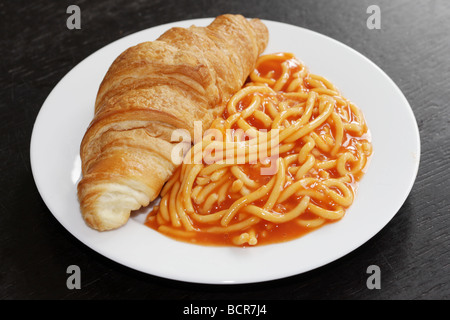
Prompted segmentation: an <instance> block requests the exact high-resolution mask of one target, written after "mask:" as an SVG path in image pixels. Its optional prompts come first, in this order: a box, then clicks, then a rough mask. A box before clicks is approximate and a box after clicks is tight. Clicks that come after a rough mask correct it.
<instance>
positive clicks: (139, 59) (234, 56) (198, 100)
mask: <svg viewBox="0 0 450 320" xmlns="http://www.w3.org/2000/svg"><path fill="white" fill-rule="evenodd" d="M267 41H268V31H267V28H266V27H265V26H264V24H263V23H262V22H261V21H260V20H258V19H252V20H248V19H246V18H244V17H243V16H241V15H222V16H219V17H217V18H216V19H215V20H214V21H213V22H212V23H211V24H210V25H209V26H207V27H195V26H192V27H190V28H172V29H170V30H168V31H167V32H165V33H164V34H163V35H161V36H160V37H159V38H158V39H157V40H156V41H152V42H144V43H141V44H138V45H136V46H134V47H131V48H129V49H127V50H126V51H125V52H123V53H122V54H121V55H120V56H119V57H118V58H117V59H116V60H115V61H114V63H113V64H112V65H111V67H110V69H109V70H108V72H107V74H106V75H105V78H104V79H103V81H102V83H101V85H100V88H99V91H98V95H97V99H96V103H95V115H94V119H93V120H92V122H91V124H90V126H89V128H88V129H87V131H86V133H85V136H84V138H83V141H82V143H81V150H80V155H81V161H82V173H83V177H82V179H81V181H80V182H79V184H78V198H79V201H80V208H81V212H82V215H83V217H84V219H85V221H86V223H87V224H88V225H89V226H90V227H92V228H95V229H97V230H110V229H115V228H118V227H120V226H122V225H124V224H125V223H126V222H127V220H128V218H129V216H130V213H131V211H133V210H137V209H139V208H141V207H142V206H147V205H148V204H149V203H150V202H151V201H153V200H154V199H155V198H157V196H158V194H159V192H160V190H161V188H162V187H163V185H164V183H165V182H166V181H167V180H168V178H169V177H170V176H171V175H172V173H173V172H174V170H175V169H176V165H175V164H174V163H173V162H172V160H171V152H172V149H173V147H174V146H175V145H176V142H171V134H172V131H173V130H175V129H186V130H188V131H189V132H190V133H191V136H192V137H193V126H194V121H202V124H203V129H207V128H208V127H209V126H210V125H211V123H212V121H213V119H214V118H215V117H216V116H218V115H219V114H220V113H221V112H222V111H223V109H224V107H225V104H226V102H227V100H228V99H229V98H230V97H231V95H233V94H234V93H235V92H236V91H237V90H239V89H240V88H241V86H242V85H243V83H244V82H245V80H246V78H247V76H248V75H249V73H250V72H251V70H252V69H253V68H254V65H255V62H256V59H257V57H258V56H259V55H260V54H261V53H262V52H263V51H264V49H265V47H266V45H267Z"/></svg>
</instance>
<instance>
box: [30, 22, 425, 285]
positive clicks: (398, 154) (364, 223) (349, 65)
mask: <svg viewBox="0 0 450 320" xmlns="http://www.w3.org/2000/svg"><path fill="white" fill-rule="evenodd" d="M211 21H212V19H197V20H188V21H181V22H176V23H170V24H166V25H161V26H157V27H154V28H150V29H147V30H144V31H141V32H138V33H135V34H132V35H129V36H127V37H125V38H123V39H120V40H118V41H115V42H113V43H111V44H110V45H108V46H106V47H104V48H103V49H100V50H98V51H97V52H95V53H94V54H92V55H91V56H89V57H88V58H86V59H85V60H84V61H82V62H81V63H80V64H78V65H77V66H76V67H75V68H74V69H73V70H71V71H70V72H69V73H68V74H67V75H66V76H65V77H64V78H63V79H62V80H61V81H60V82H59V83H58V85H57V86H56V87H55V88H54V89H53V91H52V92H51V93H50V95H49V96H48V98H47V100H46V101H45V103H44V105H43V106H42V109H41V110H40V112H39V115H38V117H37V119H36V123H35V126H34V129H33V135H32V139H31V151H30V153H31V165H32V170H33V175H34V179H35V181H36V185H37V188H38V190H39V192H40V194H41V196H42V198H43V199H44V201H45V203H46V205H47V206H48V208H49V209H50V211H51V212H52V214H53V215H54V216H55V217H56V219H57V220H58V221H59V222H60V223H61V224H62V225H63V226H64V227H65V228H66V229H67V230H68V231H69V232H70V233H72V234H73V235H74V236H75V237H76V238H78V239H79V240H80V241H81V242H83V243H84V244H86V245H87V246H89V247H90V248H92V249H93V250H95V251H97V252H98V253H100V254H102V255H104V256H105V257H108V258H109V259H111V260H113V261H116V262H118V263H120V264H123V265H125V266H128V267H130V268H133V269H136V270H139V271H142V272H145V273H148V274H152V275H156V276H160V277H164V278H169V279H174V280H182V281H187V282H196V283H209V284H230V283H233V284H237V283H251V282H259V281H265V280H274V279H279V278H283V277H287V276H292V275H296V274H300V273H303V272H306V271H309V270H312V269H315V268H318V267H320V266H323V265H325V264H327V263H330V262H332V261H334V260H336V259H339V258H340V257H342V256H344V255H346V254H348V253H349V252H351V251H353V250H354V249H356V248H358V247H359V246H361V245H362V244H364V243H365V242H366V241H367V240H369V239H370V238H371V237H373V236H374V235H375V234H376V233H377V232H379V231H380V230H381V229H382V228H383V227H384V226H385V225H386V224H387V223H388V222H389V221H390V220H391V219H392V217H393V216H394V215H395V214H396V213H397V211H398V210H399V209H400V207H401V206H402V204H403V203H404V201H405V200H406V198H407V196H408V194H409V192H410V190H411V188H412V186H413V183H414V180H415V177H416V174H417V170H418V166H419V158H420V138H419V131H418V128H417V124H416V120H415V118H414V114H413V112H412V110H411V107H410V106H409V104H408V101H407V100H406V98H405V97H404V96H403V94H402V92H401V91H400V90H399V88H398V87H397V86H396V85H395V83H394V82H393V81H392V80H391V79H390V78H389V77H388V76H387V75H386V74H385V73H384V72H383V71H382V70H381V69H380V68H379V67H377V66H376V65H375V64H374V63H372V62H371V61H369V60H368V59H367V58H365V57H364V56H362V55H361V54H359V53H358V52H356V51H354V50H353V49H351V48H349V47H347V46H345V45H344V44H342V43H340V42H337V41H335V40H333V39H331V38H328V37H326V36H323V35H321V34H318V33H316V32H313V31H310V30H306V29H303V28H300V27H296V26H292V25H288V24H283V23H279V22H272V21H266V20H264V22H265V23H266V25H267V27H268V28H269V31H270V41H269V45H268V47H267V49H266V51H265V53H272V52H280V51H287V52H292V53H294V54H295V55H296V57H297V58H298V59H300V60H301V61H303V62H304V63H305V64H306V65H307V66H308V67H309V70H310V71H311V72H313V73H316V74H319V75H322V76H325V77H326V78H328V79H329V80H331V81H332V82H333V83H334V84H335V85H336V86H337V87H338V88H339V89H340V90H341V91H342V93H343V95H344V96H346V97H347V98H348V99H350V100H352V101H353V102H354V103H355V104H356V105H357V106H359V107H360V108H361V109H362V111H363V113H364V115H365V117H366V120H367V123H368V126H369V128H370V130H371V133H372V139H373V148H374V155H373V158H372V161H371V163H370V167H369V170H368V172H367V174H366V175H365V176H364V178H363V179H362V181H361V183H360V186H359V189H358V193H357V196H356V199H355V202H354V204H353V206H352V207H351V208H350V210H348V212H347V214H346V215H345V217H344V218H343V219H342V220H341V221H339V222H337V223H334V224H331V225H327V226H325V227H323V228H321V229H319V230H318V231H315V232H312V233H310V234H308V235H306V236H303V237H301V238H299V239H297V240H294V241H290V242H285V243H281V244H273V245H267V246H260V247H253V248H245V249H243V248H231V247H206V246H199V245H193V244H188V243H184V242H178V241H175V240H172V239H169V238H167V237H165V236H164V235H161V234H159V233H157V232H156V231H153V230H152V229H150V228H148V227H146V226H144V225H143V224H142V222H143V218H144V217H145V214H140V215H136V216H134V217H133V218H132V219H131V220H130V221H129V222H128V223H127V225H126V226H124V227H122V228H120V229H118V230H115V231H109V232H103V233H100V232H97V231H94V230H92V229H90V228H89V227H87V226H86V225H85V223H84V221H83V220H82V218H81V214H80V211H79V204H78V200H77V195H76V184H77V181H78V179H79V178H80V170H81V169H80V158H79V146H80V142H81V139H82V137H83V135H84V132H85V130H86V128H87V126H88V124H89V122H90V121H91V119H92V116H93V109H94V107H93V106H94V101H95V97H96V94H97V90H98V87H99V84H100V82H101V80H102V79H103V76H104V75H105V73H106V71H107V69H108V67H109V66H110V65H111V63H112V62H113V60H114V59H115V58H116V57H117V56H118V55H119V54H120V53H121V52H122V51H124V50H125V49H127V48H128V47H130V46H132V45H135V44H138V43H140V42H143V41H151V40H155V39H156V38H157V37H158V36H159V35H160V34H162V33H163V32H164V31H166V30H167V29H169V28H171V27H174V26H181V27H188V26H190V25H193V24H195V25H198V26H206V25H208V24H209V23H210V22H211ZM397 245H400V246H401V245H402V244H397Z"/></svg>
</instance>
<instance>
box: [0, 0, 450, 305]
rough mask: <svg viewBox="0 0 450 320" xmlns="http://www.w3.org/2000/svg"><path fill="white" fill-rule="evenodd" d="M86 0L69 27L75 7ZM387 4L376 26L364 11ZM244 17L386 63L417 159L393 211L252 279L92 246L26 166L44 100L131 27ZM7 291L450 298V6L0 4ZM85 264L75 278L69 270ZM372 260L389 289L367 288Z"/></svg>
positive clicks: (0, 274) (2, 286) (0, 245)
mask: <svg viewBox="0 0 450 320" xmlns="http://www.w3.org/2000/svg"><path fill="white" fill-rule="evenodd" d="M70 4H76V5H78V6H79V7H80V9H81V29H79V30H69V29H68V28H67V27H66V20H67V18H68V17H69V15H68V14H67V13H66V9H67V7H68V6H69V5H70ZM371 4H377V5H378V6H379V7H380V9H381V29H379V30H370V29H368V28H367V25H366V21H367V18H368V17H369V14H368V13H367V12H366V10H367V8H368V7H369V6H370V5H371ZM223 13H240V14H243V15H245V16H247V17H259V18H263V19H268V20H276V21H281V22H285V23H290V24H293V25H298V26H301V27H304V28H307V29H311V30H314V31H317V32H319V33H322V34H325V35H327V36H330V37H332V38H334V39H336V40H338V41H341V42H343V43H344V44H347V45H349V46H350V47H352V48H354V49H356V50H357V51H359V52H361V53H362V54H364V55H365V56H367V57H368V58H369V59H371V60H372V61H374V62H375V63H376V64H377V65H379V66H380V67H381V68H382V69H383V70H384V71H385V72H386V73H387V74H388V75H389V76H390V77H391V78H392V79H393V80H394V81H395V82H396V84H397V85H398V86H399V88H400V89H401V90H402V91H403V93H404V94H405V96H406V98H407V99H408V101H409V102H410V104H411V107H412V109H413V111H414V114H415V116H416V119H417V122H418V126H419V130H420V135H421V150H422V154H421V163H420V168H419V172H418V176H417V179H416V182H415V184H414V187H413V189H412V191H411V193H410V195H409V197H408V198H407V200H406V202H405V203H404V205H403V206H402V208H401V209H400V211H399V212H398V213H397V214H396V215H395V217H394V218H393V219H392V220H391V221H390V222H389V223H388V225H387V226H386V227H384V228H383V229H382V230H381V231H380V232H379V233H378V234H376V235H375V236H374V237H373V238H372V239H370V240H369V241H368V242H366V243H365V244H364V245H362V246H361V247H359V248H358V249H356V250H355V251H353V252H351V253H350V254H348V255H346V256H344V257H342V258H340V259H338V260H337V261H334V262H332V263H330V264H327V265H325V266H323V267H320V268H318V269H316V270H313V271H309V272H306V273H303V274H300V275H297V276H292V277H289V278H286V279H280V280H275V281H270V282H265V283H256V284H248V285H231V286H219V285H200V284H190V283H183V282H178V281H173V280H167V279H162V278H158V277H155V276H152V275H147V274H143V273H141V272H138V271H135V270H132V269H129V268H127V267H124V266H122V265H120V264H118V263H115V262H113V261H111V260H109V259H107V258H105V257H103V256H101V255H100V254H98V253H96V252H95V251H93V250H91V249H90V248H88V247H86V246H85V245H83V244H82V243H81V242H80V241H79V240H78V239H76V238H74V237H73V236H72V235H71V234H70V233H69V232H68V231H66V230H65V229H64V228H63V227H62V226H61V225H60V224H59V222H58V221H57V220H56V219H55V218H54V217H53V215H52V214H51V212H50V211H49V210H48V208H47V207H46V205H45V203H44V202H43V200H42V199H41V197H40V195H39V193H38V191H37V189H36V186H35V183H34V180H33V176H32V172H31V166H30V158H29V156H30V153H29V147H30V137H31V133H32V129H33V124H34V121H35V119H36V116H37V114H38V112H39V110H40V108H41V106H42V104H43V102H44V100H45V99H46V97H47V95H48V94H49V93H50V91H51V90H52V89H53V88H54V86H55V85H56V84H57V83H58V82H59V81H60V80H61V78H62V77H63V76H64V75H65V74H66V73H67V72H68V71H70V70H71V69H72V68H73V67H74V66H76V65H77V64H78V63H79V62H81V61H82V60H83V59H84V58H86V57H87V56H89V55H90V54H92V53H93V52H95V51H96V50H98V49H100V48H102V47H103V46H105V45H107V44H108V43H110V42H112V41H114V40H117V39H120V38H121V37H124V36H126V35H128V34H131V33H134V32H136V31H139V30H142V29H146V28H149V27H152V26H156V25H160V24H163V23H168V22H174V21H179V20H185V19H191V18H202V17H213V16H217V15H220V14H223ZM0 14H1V16H0V33H1V38H0V41H1V47H0V48H1V49H0V50H1V55H0V57H1V63H0V66H1V77H0V81H1V82H0V87H1V90H0V95H1V96H0V119H1V120H0V121H1V126H0V134H1V138H0V141H1V146H0V151H1V153H0V172H1V174H0V187H1V189H0V210H1V214H0V298H1V299H230V298H233V299H255V300H260V299H286V300H287V299H449V298H450V266H449V262H450V259H449V257H450V253H449V251H450V239H449V228H450V218H449V213H450V212H449V211H450V210H449V209H450V202H449V198H450V192H449V188H448V187H449V180H450V168H449V158H450V142H449V140H450V106H449V101H450V82H449V79H450V2H449V1H446V0H433V1H432V0H430V1H404V0H401V1H399V0H395V1H385V0H382V1H381V0H380V1H371V0H370V1H358V0H340V1H324V0H320V1H317V0H308V1H302V0H293V1H290V0H278V1H263V0H258V1H255V0H247V1H231V0H226V1H170V0H161V1H159V0H157V1H155V0H150V1H149V0H142V1H141V0H139V1H130V0H115V1H81V0H75V1H71V2H65V1H1V2H0ZM74 264H75V265H78V266H79V267H80V269H81V271H82V277H81V289H78V290H70V289H68V288H67V286H66V280H67V277H68V274H67V267H68V266H69V265H74ZM369 265H377V266H379V267H380V271H381V289H374V290H369V289H368V287H367V285H366V280H367V277H368V274H367V273H366V270H367V267H368V266H369Z"/></svg>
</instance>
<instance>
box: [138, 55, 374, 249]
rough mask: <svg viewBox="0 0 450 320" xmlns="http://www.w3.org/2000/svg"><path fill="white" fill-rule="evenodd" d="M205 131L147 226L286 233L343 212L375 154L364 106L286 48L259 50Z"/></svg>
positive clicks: (215, 239)
mask: <svg viewBox="0 0 450 320" xmlns="http://www.w3.org/2000/svg"><path fill="white" fill-rule="evenodd" d="M211 129H213V130H215V131H214V134H210V135H208V133H206V134H205V137H204V139H203V140H202V141H200V142H197V143H196V144H195V145H194V146H193V147H192V148H191V149H190V151H189V152H188V153H187V154H186V156H185V158H184V159H185V160H191V161H183V163H182V164H181V165H180V166H179V168H178V169H177V170H176V172H175V174H174V175H173V176H172V177H171V179H170V180H169V181H168V182H167V183H166V185H165V186H164V188H163V190H162V192H161V201H160V203H159V204H158V205H157V206H155V207H154V208H153V210H152V211H151V212H150V213H149V215H148V217H147V220H146V225H147V226H149V227H151V228H153V229H155V230H158V231H159V232H161V233H163V234H166V235H167V236H170V237H173V238H175V239H178V240H182V241H187V242H191V243H197V244H204V245H221V246H223V245H232V246H255V245H263V244H269V243H276V242H283V241H287V240H292V239H295V238H298V237H300V236H302V235H304V234H306V233H308V232H310V231H312V230H315V229H317V228H320V227H321V226H323V225H325V224H327V223H332V222H336V221H339V220H340V219H341V218H342V217H343V216H344V215H345V212H346V210H347V209H348V208H349V207H350V206H351V205H352V203H353V201H354V198H355V192H356V188H357V184H358V181H359V180H360V179H361V178H362V176H363V175H364V173H365V170H366V168H367V165H368V162H369V159H370V157H371V155H372V144H371V139H370V134H369V130H368V127H367V125H366V122H365V120H364V116H363V114H362V112H361V110H360V109H359V108H358V107H357V106H355V105H354V104H353V103H352V102H350V101H349V100H347V99H346V98H345V97H343V96H342V95H341V93H340V92H339V90H338V89H337V88H336V87H335V86H334V85H333V84H332V83H331V82H330V81H328V80H327V79H325V78H324V77H321V76H318V75H314V74H311V73H309V71H308V69H307V68H306V66H305V65H304V64H302V63H301V62H300V61H299V60H297V59H296V58H295V56H294V55H293V54H290V53H277V54H267V55H263V56H261V57H260V58H259V59H258V61H257V63H256V66H255V69H254V71H253V72H252V73H251V74H250V76H249V78H248V81H247V82H246V84H245V85H244V87H243V88H242V89H241V90H240V91H239V92H237V93H236V94H235V95H234V96H233V97H232V98H231V99H230V100H229V102H228V104H227V106H226V108H225V110H224V112H223V114H222V117H220V118H218V119H216V120H215V121H214V123H213V124H212V127H211ZM217 132H219V135H218V134H217ZM211 147H214V148H211ZM211 150H213V151H211ZM263 151H264V152H263ZM198 154H201V155H202V160H201V161H200V162H195V161H192V159H193V158H195V156H196V155H198ZM224 159H226V160H227V161H224Z"/></svg>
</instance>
